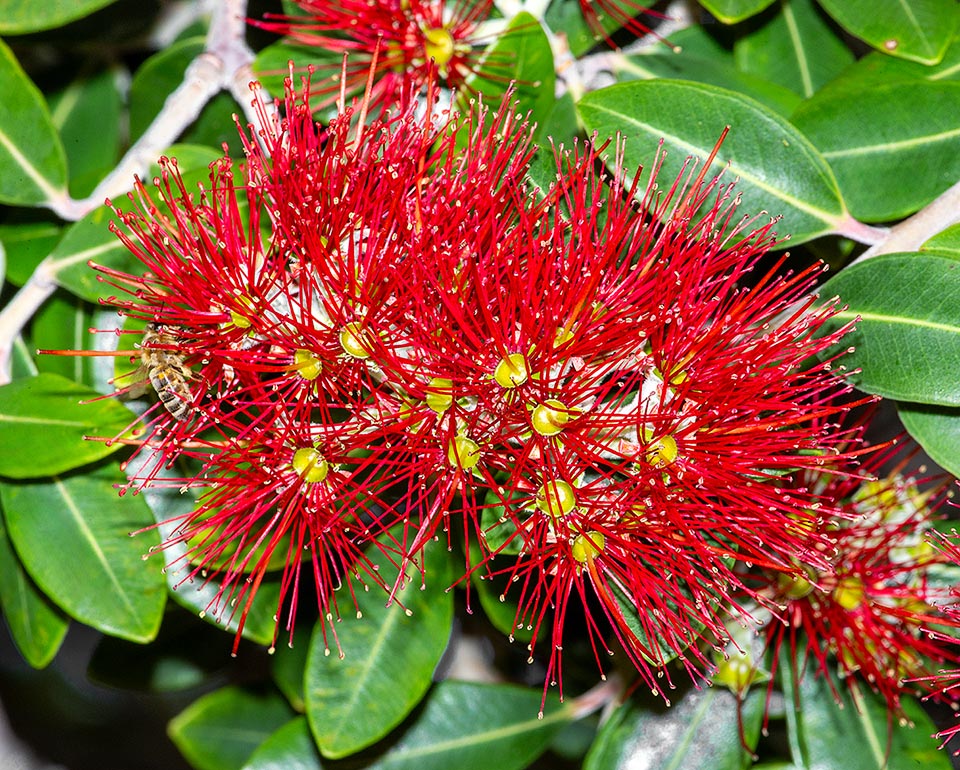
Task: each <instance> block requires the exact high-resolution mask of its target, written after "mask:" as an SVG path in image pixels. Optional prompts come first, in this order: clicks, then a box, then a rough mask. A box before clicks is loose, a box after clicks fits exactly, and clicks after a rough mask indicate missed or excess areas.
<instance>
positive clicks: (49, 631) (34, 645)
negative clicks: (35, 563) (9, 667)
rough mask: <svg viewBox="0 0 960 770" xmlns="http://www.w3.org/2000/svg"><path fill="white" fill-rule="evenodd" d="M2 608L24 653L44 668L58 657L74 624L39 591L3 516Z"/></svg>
mask: <svg viewBox="0 0 960 770" xmlns="http://www.w3.org/2000/svg"><path fill="white" fill-rule="evenodd" d="M0 607H2V608H3V617H4V619H5V620H6V621H7V627H8V628H9V629H10V636H11V637H12V638H13V641H14V644H16V645H17V649H18V650H20V654H21V655H23V657H24V659H25V660H26V661H27V663H29V664H30V665H31V666H33V667H34V668H43V667H44V666H46V665H47V664H48V663H50V661H51V660H53V657H54V656H55V655H56V654H57V650H59V649H60V644H61V642H63V637H64V636H66V633H67V627H68V626H69V624H70V621H69V620H68V619H67V618H66V616H65V615H64V614H63V613H62V612H60V610H59V609H57V608H56V607H55V606H54V605H53V604H51V603H50V600H49V599H47V597H46V596H44V595H43V593H42V592H41V591H40V590H39V589H38V588H37V586H36V584H35V583H34V582H33V581H32V580H31V579H30V577H29V575H27V573H26V571H25V570H24V568H23V565H22V564H21V563H20V559H19V558H18V557H17V554H16V553H14V551H13V546H11V545H10V540H9V538H8V537H7V530H6V526H5V524H4V521H3V516H0Z"/></svg>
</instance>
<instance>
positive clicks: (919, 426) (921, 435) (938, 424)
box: [897, 402, 960, 476]
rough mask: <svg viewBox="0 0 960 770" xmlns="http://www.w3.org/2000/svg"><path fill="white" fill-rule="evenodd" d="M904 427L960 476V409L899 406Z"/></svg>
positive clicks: (936, 458) (947, 467) (939, 460)
mask: <svg viewBox="0 0 960 770" xmlns="http://www.w3.org/2000/svg"><path fill="white" fill-rule="evenodd" d="M897 412H898V413H899V414H900V419H901V420H902V421H903V427H904V428H906V429H907V433H909V434H910V435H911V436H913V438H914V440H915V441H916V442H917V443H918V444H920V446H922V447H923V451H925V452H926V453H927V454H928V455H930V457H931V458H933V460H934V461H935V462H936V463H937V464H938V465H939V466H940V467H941V468H943V469H944V470H946V471H949V472H950V473H952V474H953V475H954V476H960V409H957V408H951V407H944V406H931V405H929V404H908V403H903V402H901V403H899V404H897Z"/></svg>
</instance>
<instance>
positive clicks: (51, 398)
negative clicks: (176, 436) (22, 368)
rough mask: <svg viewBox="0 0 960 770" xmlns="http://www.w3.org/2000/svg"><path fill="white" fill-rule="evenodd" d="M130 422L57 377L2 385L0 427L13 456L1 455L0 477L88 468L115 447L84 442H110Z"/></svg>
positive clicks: (114, 406)
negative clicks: (88, 465)
mask: <svg viewBox="0 0 960 770" xmlns="http://www.w3.org/2000/svg"><path fill="white" fill-rule="evenodd" d="M90 399H99V400H97V401H94V402H92V403H91V402H90ZM81 402H87V403H81ZM133 422H135V417H134V415H133V413H131V412H130V410H129V409H127V408H126V407H125V406H123V405H122V404H120V403H119V402H117V401H116V400H114V399H112V398H102V397H100V394H99V393H97V392H96V391H94V390H91V389H89V388H87V387H84V386H83V385H78V384H77V383H75V382H71V381H70V380H68V379H66V378H65V377H61V376H60V375H57V374H40V375H38V376H36V377H33V378H31V379H22V380H17V381H16V382H12V383H10V384H9V385H4V386H2V387H0V426H2V429H3V436H4V443H5V446H6V447H7V448H8V449H13V448H15V451H6V452H3V453H0V476H9V477H11V478H15V479H25V478H33V477H37V476H50V475H53V474H55V473H62V472H64V471H67V470H70V469H72V468H79V467H80V466H82V465H87V464H88V463H91V462H93V461H94V460H99V459H101V458H103V457H106V456H107V455H109V454H111V453H113V452H116V451H117V449H119V448H120V445H119V444H116V443H114V444H108V443H107V442H106V441H87V440H85V439H84V436H95V437H100V438H103V439H110V438H115V437H117V436H119V435H121V434H123V432H124V429H125V428H127V427H128V426H130V424H131V423H133Z"/></svg>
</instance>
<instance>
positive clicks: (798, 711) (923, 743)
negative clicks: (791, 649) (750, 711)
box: [781, 656, 952, 770]
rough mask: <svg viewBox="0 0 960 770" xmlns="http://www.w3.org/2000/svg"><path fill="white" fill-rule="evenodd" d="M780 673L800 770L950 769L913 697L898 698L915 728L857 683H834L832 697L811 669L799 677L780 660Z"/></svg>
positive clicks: (927, 721) (791, 742) (922, 712)
mask: <svg viewBox="0 0 960 770" xmlns="http://www.w3.org/2000/svg"><path fill="white" fill-rule="evenodd" d="M786 658H789V656H784V659H786ZM781 670H782V671H783V672H784V673H783V676H782V680H783V689H784V697H785V698H786V700H787V702H788V703H796V704H797V706H798V707H797V708H788V709H787V712H786V715H787V728H788V731H789V736H790V745H791V749H792V754H793V762H794V764H796V765H797V766H798V767H799V768H802V770H821V769H822V770H826V769H827V768H831V770H832V768H843V770H915V769H916V768H923V770H950V768H951V766H952V765H951V762H950V756H949V754H948V753H947V752H943V751H939V750H938V749H937V746H938V745H939V744H938V742H937V741H936V740H935V739H934V738H932V737H931V735H932V734H933V733H935V732H936V728H935V727H934V725H933V722H932V721H931V720H930V717H929V716H927V714H926V712H925V711H924V710H923V707H922V706H921V705H920V704H919V703H918V702H917V701H916V700H915V699H914V698H911V697H909V696H907V695H904V696H903V697H902V698H901V700H900V703H901V705H902V707H903V711H904V714H905V716H906V717H907V719H908V720H909V721H910V722H912V723H913V724H914V725H915V726H909V725H904V724H902V723H901V722H900V721H898V720H897V718H896V717H891V715H890V714H889V712H888V711H887V706H886V702H885V701H884V700H883V698H881V697H880V696H878V695H875V694H874V693H872V692H870V691H869V690H868V689H867V688H866V686H865V685H863V684H862V683H861V682H859V681H857V680H851V681H850V682H849V683H848V682H845V681H837V682H836V684H837V686H836V689H835V692H836V695H835V694H834V691H832V690H831V688H830V686H829V685H828V684H827V682H826V680H825V678H824V677H823V676H815V675H814V672H813V671H812V670H810V669H808V670H807V671H806V672H804V674H803V676H799V677H798V676H797V675H796V673H795V672H793V671H792V670H791V668H790V665H789V661H787V660H784V663H783V666H782V669H781ZM798 679H799V681H798ZM848 685H849V686H848ZM836 696H839V698H840V703H839V704H838V703H837V702H836V700H835V698H836ZM888 737H889V742H888Z"/></svg>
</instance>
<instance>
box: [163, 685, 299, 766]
mask: <svg viewBox="0 0 960 770" xmlns="http://www.w3.org/2000/svg"><path fill="white" fill-rule="evenodd" d="M292 716H293V713H292V712H291V711H290V707H289V706H288V705H287V704H286V701H284V700H283V698H281V697H280V696H279V695H277V694H276V693H269V694H266V695H255V694H253V693H250V692H247V691H245V690H242V689H240V688H239V687H224V688H221V689H219V690H216V691H215V692H212V693H210V694H209V695H204V696H203V697H202V698H200V699H199V700H197V701H194V702H193V703H192V704H190V706H188V707H187V708H186V709H184V710H183V711H182V712H180V713H179V714H178V715H177V716H176V717H174V718H173V719H172V720H171V721H170V724H169V726H168V728H167V732H168V733H169V735H170V739H171V740H172V741H173V742H174V744H176V747H177V748H178V749H179V750H180V753H181V754H183V756H184V757H186V758H187V760H188V761H189V762H190V764H191V765H193V766H194V767H195V768H196V769H197V770H240V768H242V767H243V765H244V763H245V762H246V761H247V759H248V758H249V757H250V755H251V754H252V753H253V752H254V750H255V749H256V748H257V747H258V746H259V745H260V744H261V743H263V742H264V741H265V740H267V739H268V738H269V737H270V735H271V734H272V733H273V732H274V731H275V730H276V729H277V728H279V727H281V726H282V725H284V724H286V723H287V722H288V721H289V720H290V718H291V717H292Z"/></svg>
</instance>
